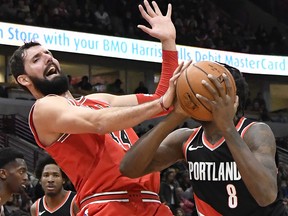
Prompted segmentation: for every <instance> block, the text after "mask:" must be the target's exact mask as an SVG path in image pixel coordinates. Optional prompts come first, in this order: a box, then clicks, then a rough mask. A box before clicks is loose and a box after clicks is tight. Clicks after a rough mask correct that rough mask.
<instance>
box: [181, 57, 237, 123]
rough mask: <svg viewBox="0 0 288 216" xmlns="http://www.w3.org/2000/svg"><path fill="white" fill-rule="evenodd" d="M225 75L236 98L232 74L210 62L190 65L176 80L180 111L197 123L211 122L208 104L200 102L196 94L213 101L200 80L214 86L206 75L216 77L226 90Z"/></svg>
mask: <svg viewBox="0 0 288 216" xmlns="http://www.w3.org/2000/svg"><path fill="white" fill-rule="evenodd" d="M223 73H225V74H226V75H227V77H228V79H229V81H230V83H231V85H232V91H233V97H234V98H233V99H234V100H235V98H236V85H235V81H234V78H233V76H232V74H231V73H230V72H229V70H228V69H226V68H225V67H224V66H223V65H221V64H219V63H216V62H211V61H200V62H197V63H194V64H191V65H190V66H189V67H188V68H187V70H185V71H184V72H183V73H182V74H181V75H180V77H179V78H178V81H177V85H176V95H177V99H178V101H179V103H180V105H181V107H182V109H183V110H184V111H185V112H186V113H187V114H189V115H190V116H191V117H192V118H193V119H195V120H199V121H211V120H212V111H211V106H210V105H209V104H208V103H205V102H203V101H200V100H199V99H198V98H197V97H196V94H201V95H203V96H204V97H206V98H208V99H213V97H212V95H211V94H210V92H209V91H208V90H207V89H206V88H205V87H204V86H203V84H202V80H206V81H207V82H208V83H209V84H210V85H211V86H214V84H213V83H212V82H211V81H210V80H209V78H208V74H212V75H214V76H216V77H217V80H218V81H219V82H220V83H221V85H222V86H223V87H224V89H225V90H226V85H225V82H224V79H223V76H222V74H223Z"/></svg>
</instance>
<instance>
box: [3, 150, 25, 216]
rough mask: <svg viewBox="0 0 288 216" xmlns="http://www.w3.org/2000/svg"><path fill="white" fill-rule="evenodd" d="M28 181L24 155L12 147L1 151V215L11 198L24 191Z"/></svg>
mask: <svg viewBox="0 0 288 216" xmlns="http://www.w3.org/2000/svg"><path fill="white" fill-rule="evenodd" d="M27 180H28V175H27V165H26V162H25V160H24V155H23V154H22V153H20V152H18V151H16V150H14V149H12V148H10V147H7V148H3V149H0V206H1V213H0V215H3V205H4V204H5V203H6V202H7V201H9V200H10V199H11V196H12V195H13V194H17V193H21V192H23V191H24V188H25V184H26V182H27Z"/></svg>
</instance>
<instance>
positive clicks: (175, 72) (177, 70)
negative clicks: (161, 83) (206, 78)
mask: <svg viewBox="0 0 288 216" xmlns="http://www.w3.org/2000/svg"><path fill="white" fill-rule="evenodd" d="M183 66H184V62H183V61H182V62H180V64H179V65H178V67H177V68H176V69H175V71H174V72H173V76H174V75H175V74H177V73H180V72H181V70H182V68H183Z"/></svg>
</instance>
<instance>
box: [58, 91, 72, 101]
mask: <svg viewBox="0 0 288 216" xmlns="http://www.w3.org/2000/svg"><path fill="white" fill-rule="evenodd" d="M61 96H63V97H65V98H67V99H74V97H73V95H72V94H71V92H70V91H67V92H65V93H64V94H62V95H61Z"/></svg>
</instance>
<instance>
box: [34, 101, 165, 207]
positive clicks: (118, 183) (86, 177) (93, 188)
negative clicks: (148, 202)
mask: <svg viewBox="0 0 288 216" xmlns="http://www.w3.org/2000/svg"><path fill="white" fill-rule="evenodd" d="M67 100H68V99H67ZM68 102H69V103H70V104H71V106H82V107H86V108H87V109H95V110H98V109H103V108H107V107H109V105H108V104H107V103H105V102H103V101H98V100H91V99H88V98H86V97H81V98H80V99H78V100H71V99H69V100H68ZM33 108H34V107H32V109H31V112H30V115H29V124H30V128H31V130H32V132H33V135H34V137H35V140H36V142H37V144H38V145H39V146H40V147H42V148H44V149H45V150H46V151H47V152H48V153H49V154H50V155H51V156H52V157H53V158H54V160H55V161H56V162H57V164H58V165H59V166H60V167H61V169H62V170H63V171H64V172H65V173H66V175H67V176H68V177H69V179H70V180H71V182H72V183H73V185H74V187H75V189H76V191H77V202H78V204H79V203H80V201H81V200H83V199H84V198H85V197H88V196H90V195H92V194H95V193H102V192H109V191H120V190H148V191H154V192H156V193H158V192H159V184H160V180H159V179H160V174H159V172H157V173H153V174H149V175H146V176H143V177H141V178H135V179H130V178H128V177H125V176H123V175H122V174H121V173H120V171H119V166H120V162H121V160H122V158H123V156H124V154H125V153H126V152H127V151H128V150H129V148H130V147H131V146H132V145H133V144H134V143H135V141H136V140H137V139H138V137H137V135H136V133H135V132H134V130H133V129H132V128H130V129H126V130H121V131H114V132H111V133H109V134H105V135H100V134H96V133H93V134H92V133H91V134H90V133H87V134H63V135H62V136H61V137H60V138H59V139H58V140H57V141H56V142H55V143H53V144H52V145H50V146H48V147H45V146H43V145H42V144H41V142H40V140H39V138H38V135H37V133H36V130H35V128H34V125H33Z"/></svg>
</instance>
